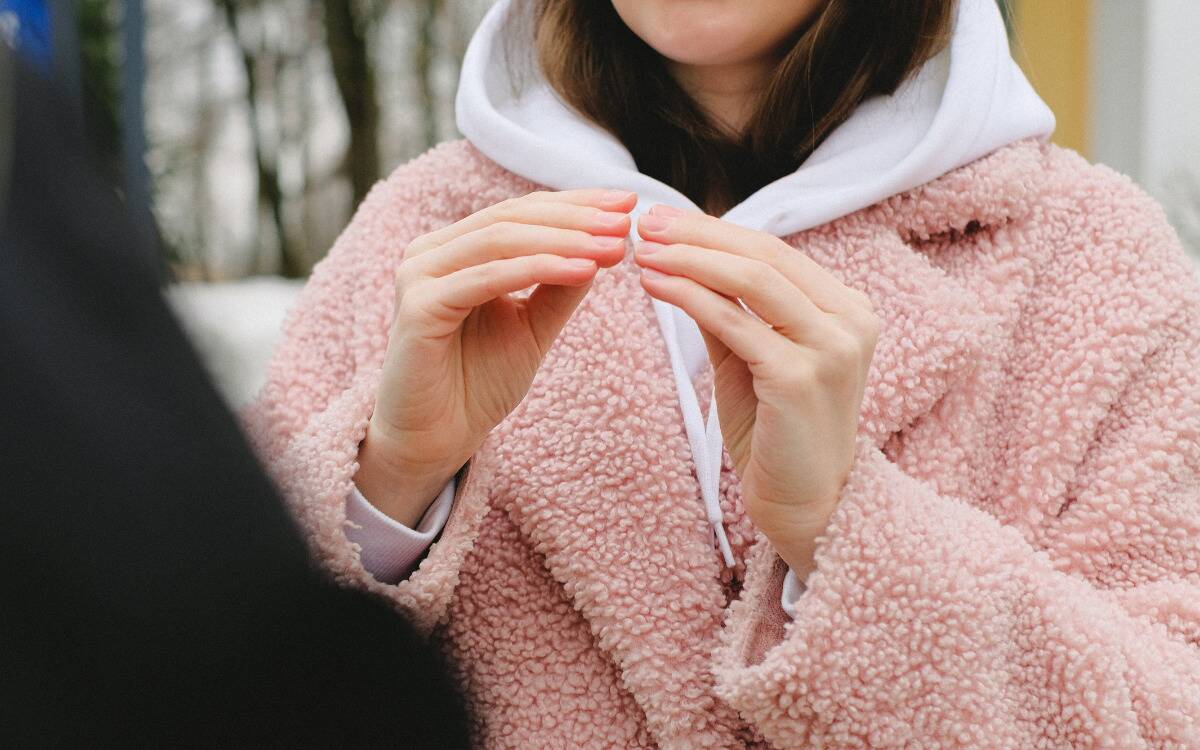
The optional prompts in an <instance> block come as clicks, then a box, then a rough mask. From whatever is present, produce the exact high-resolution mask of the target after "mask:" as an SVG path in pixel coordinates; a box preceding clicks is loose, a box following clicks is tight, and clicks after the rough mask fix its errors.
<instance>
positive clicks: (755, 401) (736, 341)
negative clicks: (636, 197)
mask: <svg viewBox="0 0 1200 750" xmlns="http://www.w3.org/2000/svg"><path fill="white" fill-rule="evenodd" d="M638 234H639V235H641V237H643V238H644V239H645V240H649V241H642V242H639V243H638V244H637V248H636V254H635V258H636V260H637V262H638V263H639V264H640V265H641V266H642V268H643V272H642V285H643V287H644V288H645V289H646V291H647V292H649V293H650V294H651V295H652V296H654V297H657V298H658V299H661V300H663V301H665V302H669V303H671V304H673V305H676V306H677V307H680V308H682V309H683V310H684V311H685V312H687V313H688V315H690V316H691V317H692V318H693V319H695V320H696V322H697V323H698V324H699V326H700V329H701V332H702V333H703V335H704V341H705V344H706V346H707V348H708V354H709V358H710V359H711V360H712V363H713V367H714V370H715V373H714V387H715V388H716V397H717V405H718V409H717V412H718V416H719V417H720V422H721V432H722V433H723V435H724V438H725V444H726V448H727V449H728V451H729V455H730V457H731V458H732V459H733V462H734V466H735V467H736V469H737V472H738V476H739V477H740V478H741V486H742V499H743V501H744V503H745V507H746V512H747V513H748V514H749V515H750V518H751V520H753V521H754V523H755V525H756V526H758V528H759V529H760V530H762V532H763V533H764V534H766V536H767V538H768V539H770V540H771V543H772V545H773V546H774V547H775V549H776V551H777V552H778V553H779V555H780V557H782V558H783V559H784V560H785V561H786V562H787V563H788V565H789V566H791V568H792V570H793V571H794V572H795V573H796V575H798V576H800V578H801V580H803V579H804V577H806V576H807V575H808V573H809V572H810V571H811V569H812V566H813V548H814V543H815V540H816V538H817V537H818V536H819V535H820V534H821V533H822V532H823V531H824V530H825V528H826V526H827V525H828V522H829V517H830V516H831V515H832V513H833V510H834V507H835V504H836V502H837V498H838V496H839V495H840V493H841V489H842V486H843V485H844V483H845V481H846V477H847V475H848V474H849V472H850V467H851V463H852V462H853V459H854V442H855V435H856V432H857V430H858V413H859V407H860V405H861V403H862V397H863V391H864V389H865V386H866V377H867V370H868V368H869V366H870V363H871V357H872V355H873V353H874V350H875V342H876V340H877V338H878V336H879V321H878V319H877V318H876V317H875V315H874V314H873V313H872V311H871V302H870V299H869V298H868V297H867V295H865V294H864V293H862V292H860V291H858V290H855V289H852V288H850V287H847V286H845V285H844V284H842V283H841V282H840V281H838V280H837V279H836V278H835V277H834V276H833V275H832V274H830V273H829V272H827V271H825V270H824V269H823V268H821V267H820V266H819V265H818V264H816V263H815V262H813V261H812V260H811V259H810V258H808V257H806V256H805V255H804V254H803V253H800V252H798V251H797V250H796V249H794V248H792V247H790V246H789V245H788V244H787V243H785V242H784V241H783V240H781V239H779V238H777V237H774V236H772V235H770V234H766V233H763V232H755V231H751V230H748V229H744V228H742V227H738V226H736V225H734V224H730V223H728V222H724V221H721V220H720V219H717V218H715V217H712V216H708V215H706V214H703V213H700V212H696V211H687V212H685V211H680V210H679V209H675V208H670V207H667V206H655V207H654V208H652V209H651V210H650V213H649V214H646V215H644V216H642V217H641V218H640V219H639V221H638ZM739 298H740V299H741V300H742V302H744V303H745V304H746V306H747V307H749V308H750V310H752V311H753V312H754V315H751V314H749V313H747V312H746V311H745V310H744V309H743V308H742V307H741V306H740V305H739V304H738V303H737V301H736V300H737V299H739ZM755 316H757V317H758V319H756V318H755Z"/></svg>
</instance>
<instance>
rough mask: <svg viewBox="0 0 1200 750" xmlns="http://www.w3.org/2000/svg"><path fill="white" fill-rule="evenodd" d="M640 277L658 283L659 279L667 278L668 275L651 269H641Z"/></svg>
mask: <svg viewBox="0 0 1200 750" xmlns="http://www.w3.org/2000/svg"><path fill="white" fill-rule="evenodd" d="M642 276H643V277H644V278H647V279H650V280H652V281H658V280H659V279H665V278H667V276H668V274H665V273H663V272H662V271H656V270H654V269H653V268H643V269H642Z"/></svg>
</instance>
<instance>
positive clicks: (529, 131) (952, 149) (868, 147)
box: [442, 0, 1054, 586]
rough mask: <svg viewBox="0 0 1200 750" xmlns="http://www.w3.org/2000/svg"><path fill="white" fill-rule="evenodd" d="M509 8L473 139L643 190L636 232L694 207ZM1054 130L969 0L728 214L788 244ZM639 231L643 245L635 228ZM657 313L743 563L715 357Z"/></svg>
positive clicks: (720, 539) (465, 72)
mask: <svg viewBox="0 0 1200 750" xmlns="http://www.w3.org/2000/svg"><path fill="white" fill-rule="evenodd" d="M512 5H513V0H499V1H498V2H497V3H496V4H495V5H494V6H492V8H491V9H490V10H489V11H488V13H487V15H486V16H485V17H484V19H483V21H482V22H481V23H480V25H479V28H478V29H477V30H476V32H475V34H474V36H473V37H472V39H471V43H470V45H469V46H468V48H467V53H466V57H465V58H464V60H463V65H462V73H461V76H460V80H459V89H458V96H457V99H456V102H455V106H456V111H457V123H458V128H459V130H460V131H462V133H463V135H464V136H466V138H467V139H468V140H469V141H470V142H471V143H472V144H473V145H474V146H475V147H476V148H477V149H479V151H481V152H482V153H483V154H484V155H485V156H487V157H488V158H489V159H491V160H492V161H494V162H496V163H497V164H499V165H500V166H502V167H504V168H505V169H508V170H509V171H511V172H514V173H516V174H518V175H520V176H522V177H525V178H527V179H529V180H530V181H532V182H534V183H538V184H540V185H545V186H546V187H548V188H550V189H553V190H566V189H573V188H595V187H605V188H615V189H628V190H634V191H637V193H638V203H637V205H636V206H635V207H634V209H633V212H632V214H633V218H634V219H635V222H634V224H633V226H634V227H636V218H637V217H638V216H639V215H640V214H642V213H644V212H645V211H647V210H649V208H650V206H652V205H653V204H655V203H663V204H666V205H669V206H675V207H679V208H685V209H697V208H698V207H697V206H696V205H695V204H694V203H693V202H692V201H691V200H689V199H688V198H687V197H686V196H685V195H683V194H682V193H680V192H679V191H677V190H675V189H674V188H672V187H670V186H669V185H666V184H665V183H662V182H660V181H659V180H657V179H655V178H653V177H650V176H647V175H644V174H642V173H640V172H638V170H637V166H636V164H635V163H634V160H633V157H632V156H631V155H630V153H629V150H628V149H626V148H625V146H624V145H623V144H621V142H620V141H618V140H617V139H616V138H615V137H614V136H613V135H611V134H610V133H608V132H607V131H606V130H604V129H602V128H600V127H599V126H598V125H596V124H594V123H593V122H591V121H590V120H587V119H586V118H584V117H583V116H582V115H580V114H579V113H578V112H576V111H575V110H573V109H571V108H570V107H569V106H568V105H566V104H565V103H564V102H563V101H562V100H561V99H560V98H559V97H558V95H557V94H556V93H555V92H554V91H553V90H552V89H551V88H550V86H549V85H548V84H547V83H546V82H545V80H544V78H543V77H542V76H541V75H540V73H539V71H538V66H537V64H536V58H535V50H534V48H533V47H532V45H529V44H511V43H509V44H506V43H505V42H506V41H511V40H512V39H513V38H514V36H513V34H514V32H515V29H516V28H517V27H516V26H513V25H511V24H514V23H521V24H528V22H529V21H528V19H517V18H513V17H512V16H513V15H515V14H510V13H509V9H510V7H511V6H512ZM524 28H526V29H527V28H528V27H527V26H525V27H524ZM510 54H511V55H512V56H511V57H510ZM1053 130H1054V116H1053V114H1052V113H1051V112H1050V109H1049V108H1048V107H1047V106H1046V104H1045V103H1044V102H1043V101H1042V100H1041V99H1040V98H1038V96H1037V94H1036V93H1035V92H1034V91H1033V88H1032V87H1031V86H1030V85H1029V82H1028V81H1027V80H1026V78H1025V76H1024V75H1023V74H1022V72H1021V70H1020V68H1019V67H1018V66H1017V64H1016V63H1015V62H1014V61H1013V59H1012V56H1011V55H1010V53H1009V47H1008V37H1007V33H1006V30H1005V28H1004V22H1003V19H1002V18H1001V16H1000V12H999V10H998V8H997V7H996V4H995V2H994V0H959V2H958V5H957V9H956V14H955V19H954V28H953V33H952V36H951V40H950V44H949V45H948V46H947V48H946V49H944V50H942V51H941V52H940V53H939V54H937V55H936V56H934V57H933V58H931V59H930V60H929V61H927V62H926V63H925V64H924V65H923V66H922V67H921V68H920V70H918V71H917V73H916V74H915V75H913V76H910V77H909V79H908V80H906V81H905V82H904V83H903V84H902V85H901V86H900V87H899V88H898V89H897V90H896V92H895V93H893V94H892V95H890V96H875V97H872V98H870V99H868V100H866V101H864V102H863V103H862V104H860V105H859V106H858V108H857V109H856V110H855V111H854V113H853V114H852V115H851V116H850V117H849V118H848V119H847V120H846V122H844V123H842V124H841V125H840V126H839V127H837V128H836V129H835V130H834V131H833V132H831V133H830V134H829V136H828V137H827V138H826V139H825V140H824V141H823V142H822V143H821V145H820V146H819V147H818V148H817V149H816V150H815V151H814V152H813V153H812V155H810V156H809V157H808V159H807V160H805V162H804V163H803V164H802V165H801V166H800V167H799V168H798V169H797V170H796V171H795V172H793V173H791V174H789V175H786V176H784V177H781V178H779V179H777V180H775V181H774V182H771V183H770V184H768V185H765V186H764V187H762V188H760V189H759V190H757V191H756V192H754V193H753V194H752V195H750V196H749V197H747V198H746V199H745V200H743V201H742V202H741V203H739V204H737V205H736V206H734V207H733V208H731V209H730V210H729V211H727V212H726V213H724V214H723V215H722V216H721V217H720V218H721V219H723V220H725V221H729V222H732V223H734V224H737V225H740V226H743V227H746V228H749V229H754V230H759V231H764V232H770V233H772V234H774V235H776V236H780V237H782V236H786V235H790V234H793V233H795V232H799V231H803V230H805V229H810V228H812V227H815V226H819V225H821V224H824V223H826V222H829V221H831V220H833V219H837V218H839V217H841V216H845V215H846V214H849V213H852V212H854V211H857V210H859V209H861V208H865V207H867V206H870V205H872V204H875V203H877V202H879V201H881V200H883V199H885V198H888V197H890V196H892V195H896V194H897V193H901V192H904V191H906V190H910V189H912V188H915V187H918V186H920V185H922V184H924V183H926V182H929V181H931V180H933V179H936V178H937V177H940V176H941V175H943V174H945V173H946V172H949V171H950V170H953V169H955V168H957V167H960V166H962V165H964V164H967V163H968V162H971V161H973V160H975V159H978V158H979V157H981V156H984V155H986V154H988V153H990V152H992V151H994V150H995V149H997V148H999V147H1001V146H1004V145H1007V144H1009V143H1012V142H1014V141H1017V140H1020V139H1022V138H1027V137H1031V136H1036V137H1039V138H1041V139H1043V140H1045V139H1047V138H1049V136H1050V133H1051V132H1052V131H1053ZM630 235H631V239H636V236H635V235H636V228H634V229H631V231H630ZM653 304H654V309H655V312H656V315H657V318H658V322H659V327H660V328H661V330H662V333H663V337H664V339H665V341H666V345H667V350H668V354H669V357H670V360H671V367H672V371H673V373H674V376H675V383H676V387H677V389H678V392H679V400H680V407H681V411H682V414H683V419H684V425H685V427H686V430H687V435H688V439H689V442H690V444H691V448H692V456H693V460H694V461H695V464H696V476H697V479H698V481H699V484H700V489H701V496H702V498H703V499H704V503H705V508H706V512H707V514H708V517H709V520H710V522H711V523H712V525H713V530H714V533H715V535H716V539H717V543H718V545H719V546H720V548H721V552H722V554H723V556H724V557H725V560H726V563H727V564H730V565H732V557H731V555H730V553H729V548H728V543H727V542H726V541H725V534H724V530H723V528H722V525H721V513H720V506H719V504H718V496H717V495H718V482H719V479H720V465H721V451H722V439H721V432H720V425H719V422H718V420H717V405H716V400H715V394H714V398H713V400H712V402H711V403H710V407H709V415H708V416H709V418H708V424H707V425H705V424H704V420H703V419H702V416H701V412H700V408H699V404H698V402H697V398H696V393H695V389H694V388H693V387H692V380H691V378H692V377H693V376H694V375H695V374H696V373H697V372H699V371H700V369H701V368H703V367H704V363H705V360H706V358H707V352H706V350H705V347H704V343H703V339H702V338H701V336H700V331H699V328H698V327H697V326H696V323H695V321H693V320H692V318H691V317H690V316H688V315H687V314H686V313H685V312H683V310H681V309H679V308H677V307H675V306H673V305H670V304H668V303H666V302H662V301H660V300H653ZM445 497H446V493H443V496H442V498H443V499H444V498H445ZM791 585H793V586H794V585H795V584H794V581H792V582H791Z"/></svg>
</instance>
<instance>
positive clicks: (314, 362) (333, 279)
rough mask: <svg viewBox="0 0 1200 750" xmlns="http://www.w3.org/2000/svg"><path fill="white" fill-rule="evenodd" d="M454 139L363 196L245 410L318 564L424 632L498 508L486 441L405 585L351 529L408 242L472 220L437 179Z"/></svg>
mask: <svg viewBox="0 0 1200 750" xmlns="http://www.w3.org/2000/svg"><path fill="white" fill-rule="evenodd" d="M445 148H447V146H446V145H443V146H439V147H436V148H435V149H433V150H432V151H430V152H426V154H425V155H424V156H421V157H418V158H417V159H414V160H413V161H411V162H409V163H407V164H405V165H404V166H402V167H400V168H399V169H398V170H396V171H395V172H394V173H393V174H392V176H391V177H389V178H388V179H387V180H386V181H384V182H381V183H379V184H378V185H376V186H375V188H374V189H373V190H372V191H371V193H370V194H369V195H368V196H367V198H366V199H365V200H364V201H363V203H362V205H361V206H360V208H359V209H358V211H357V212H356V214H355V216H354V218H353V220H352V221H351V222H350V224H349V226H347V228H346V229H345V231H344V232H343V233H342V235H341V236H340V237H339V238H338V240H337V242H335V244H334V246H333V248H332V249H331V250H330V252H329V254H328V256H327V257H326V258H325V259H324V260H322V261H321V262H320V263H319V264H317V266H316V267H315V268H314V269H313V273H312V276H311V278H310V279H309V281H308V283H307V284H306V285H305V287H304V290H303V291H302V292H301V294H300V297H299V299H298V300H297V302H296V305H295V307H294V308H293V309H292V311H291V312H290V313H289V315H288V318H287V320H286V321H285V323H284V332H283V338H282V341H281V343H280V344H279V346H278V347H277V349H276V350H275V352H274V353H273V355H272V359H271V363H270V365H269V366H268V372H267V381H266V384H265V385H264V387H263V389H262V390H261V391H260V393H259V395H258V398H257V399H256V400H255V401H253V402H252V403H251V404H250V405H249V406H248V407H247V408H246V409H245V410H244V411H243V412H242V414H241V415H240V417H241V419H242V422H243V424H244V426H245V428H246V430H247V432H248V434H249V436H250V439H251V442H252V444H253V445H254V447H255V450H256V452H257V453H258V454H259V456H260V458H261V459H262V460H263V462H264V464H265V465H266V467H267V469H268V471H269V473H270V474H271V476H272V477H273V478H274V480H275V482H276V484H277V485H278V486H279V487H280V489H281V491H282V493H283V495H284V497H285V499H286V501H287V503H288V505H289V508H290V510H291V511H292V513H293V515H294V516H295V518H296V519H297V521H298V522H299V524H300V526H301V530H302V532H303V533H304V535H305V536H306V538H307V540H308V542H309V545H310V548H311V549H312V551H313V553H314V555H315V557H316V559H317V562H318V563H319V564H320V565H321V566H322V567H323V568H324V569H325V570H327V571H328V572H329V573H330V574H331V575H332V576H333V577H334V578H335V579H336V580H337V581H338V582H340V583H342V584H344V585H351V586H356V587H359V588H363V589H367V590H369V591H372V592H374V593H376V594H379V595H381V596H383V597H385V598H386V599H388V600H390V601H391V602H392V603H393V605H394V606H396V607H397V608H398V609H400V610H401V611H403V612H405V613H406V614H407V615H408V616H409V618H410V619H411V620H412V622H413V623H414V624H415V625H416V626H417V628H418V629H420V630H422V631H423V632H428V631H429V630H431V629H432V628H433V626H434V625H436V624H437V622H438V621H439V620H440V619H441V618H442V616H443V615H444V613H445V609H446V606H447V604H448V603H449V600H450V596H451V594H452V592H453V590H454V588H455V586H456V585H457V581H458V570H459V566H460V565H461V563H462V560H463V559H464V558H465V556H466V554H467V552H469V550H470V549H471V547H472V545H473V542H474V538H475V535H476V533H477V530H478V527H479V523H480V520H481V519H482V517H483V514H484V513H485V512H486V506H487V498H486V492H487V490H486V488H487V486H488V476H489V474H490V469H489V462H488V460H487V459H486V457H484V456H481V454H482V453H483V452H484V451H483V449H482V448H481V450H480V451H479V452H478V453H477V454H476V457H473V458H472V460H471V461H469V462H468V463H467V464H466V468H465V469H464V471H463V474H462V475H461V476H460V478H459V481H458V483H457V487H456V488H455V493H454V499H453V503H452V509H451V511H450V515H449V518H448V519H447V522H446V526H445V528H444V530H443V531H442V533H441V536H440V538H439V539H438V541H437V542H436V543H434V544H433V545H432V547H430V549H429V552H428V554H427V555H426V556H425V558H424V559H423V560H422V561H421V563H420V565H419V567H418V568H417V569H416V570H415V571H413V573H412V574H411V575H410V576H408V578H406V579H405V580H403V581H400V582H399V583H397V584H394V585H391V584H385V583H382V582H380V581H377V580H376V579H375V578H374V577H373V576H372V575H371V574H370V573H369V572H368V571H366V570H365V569H364V568H363V565H362V560H361V550H360V548H359V545H357V544H354V543H352V542H350V541H349V540H348V539H347V536H346V530H347V526H346V523H347V521H346V499H347V496H348V495H349V493H350V491H351V489H352V488H353V486H354V485H353V476H354V474H355V472H356V471H357V468H358V465H357V462H356V461H357V456H358V444H359V443H360V442H361V441H362V438H363V437H364V435H365V434H366V428H367V422H368V421H369V419H370V416H371V412H372V410H373V409H374V404H375V393H376V389H377V384H378V381H379V377H380V374H381V371H382V364H383V357H384V353H385V351H386V348H387V341H388V328H389V326H390V324H391V319H392V311H393V306H394V299H393V295H394V289H395V286H394V279H395V272H396V268H397V266H398V265H399V263H400V262H401V256H402V254H403V251H404V248H405V247H406V246H407V244H408V243H409V242H411V241H412V240H413V239H414V238H416V237H417V236H420V235H421V234H423V233H425V232H428V231H431V230H432V229H434V228H436V227H439V226H444V225H446V224H448V223H451V222H453V221H455V220H457V219H458V218H461V217H460V216H458V215H456V213H455V211H454V205H453V202H452V201H447V200H446V197H445V191H444V190H437V189H432V188H430V187H429V186H430V185H439V184H442V183H444V182H445V181H446V177H445V175H444V174H442V173H443V172H444V171H445V170H446V164H445V163H442V162H445V161H446V160H445V159H441V158H440V152H441V150H442V149H445ZM485 446H486V442H485Z"/></svg>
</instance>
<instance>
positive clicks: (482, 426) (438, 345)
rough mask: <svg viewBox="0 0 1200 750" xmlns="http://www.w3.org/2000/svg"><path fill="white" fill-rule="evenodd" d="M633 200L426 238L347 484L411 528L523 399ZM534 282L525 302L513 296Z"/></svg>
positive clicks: (577, 196) (624, 229)
mask: <svg viewBox="0 0 1200 750" xmlns="http://www.w3.org/2000/svg"><path fill="white" fill-rule="evenodd" d="M636 198H637V196H636V195H635V194H634V193H631V192H628V191H609V190H570V191H561V192H539V193H531V194H529V195H526V196H524V197H521V198H514V199H512V200H507V201H504V202H502V203H498V204H496V205H493V206H490V207H488V208H485V209H483V210H482V211H479V212H477V213H475V214H472V215H471V216H468V217H467V218H465V219H463V220H461V221H459V222H456V223H454V224H451V225H450V226H447V227H445V228H443V229H439V230H437V231H435V232H430V233H429V234H425V235H422V236H420V237H418V238H417V239H415V240H413V242H412V243H411V244H409V246H408V247H407V248H406V249H405V252H404V260H403V262H402V263H401V264H400V267H399V269H398V271H397V273H396V314H395V318H394V320H393V323H392V326H391V331H390V338H389V341H388V349H387V356H386V358H385V361H384V368H383V378H382V381H381V384H380V388H379V393H378V397H377V401H376V404H375V411H374V414H373V415H372V417H371V421H370V424H369V426H368V429H367V435H366V438H365V439H364V440H363V442H362V444H361V445H360V446H359V455H358V458H359V470H358V473H357V474H356V475H355V483H356V484H357V486H358V488H359V490H360V491H361V492H362V493H363V495H364V496H365V497H366V498H367V499H368V500H370V501H371V503H372V504H374V505H375V506H376V507H377V508H379V509H380V510H381V511H383V512H384V513H386V514H387V515H389V516H391V517H392V518H394V519H396V520H398V521H400V522H401V523H404V524H407V525H409V526H412V525H415V524H416V522H417V520H419V519H420V517H421V515H422V514H423V513H424V512H425V510H426V509H427V508H428V506H429V504H430V503H431V502H432V501H433V499H434V498H435V497H436V496H437V494H438V491H439V490H440V489H441V487H442V486H444V485H445V483H446V482H447V481H449V479H450V477H452V476H453V475H454V473H455V472H456V471H457V470H458V469H459V467H461V466H462V465H463V464H464V463H466V461H467V460H468V459H469V458H470V457H471V455H472V454H473V453H474V452H475V450H476V448H477V447H478V446H479V444H480V443H482V442H483V440H484V438H485V437H487V435H488V433H489V432H490V431H491V430H492V428H493V427H495V426H496V425H497V424H499V423H500V422H501V421H502V420H503V419H504V418H505V417H506V416H508V414H509V412H511V411H512V410H513V409H515V408H516V406H517V404H519V403H520V402H521V399H522V398H524V396H525V393H526V391H528V390H529V386H530V384H531V383H532V382H533V377H534V374H535V373H536V372H537V369H538V367H539V366H540V365H541V362H542V359H543V357H544V356H545V354H546V352H547V350H549V348H550V345H551V344H552V343H553V341H554V339H555V338H556V337H557V336H558V334H559V332H560V331H561V330H562V327H563V326H564V325H565V324H566V322H567V320H568V319H569V318H570V317H571V314H572V313H573V312H574V311H575V308H576V306H577V305H578V304H579V302H580V301H581V300H582V299H583V297H584V295H585V294H586V293H587V290H588V288H589V287H590V285H591V281H592V279H593V278H594V277H595V275H596V272H597V270H598V269H599V268H600V267H609V266H613V265H616V264H617V263H619V262H620V261H621V259H622V258H624V256H625V235H626V234H628V232H629V222H630V219H629V211H630V210H631V209H632V208H633V205H634V203H635V202H636ZM535 284H536V285H538V286H537V288H536V289H535V290H534V291H533V293H532V294H530V295H529V297H528V298H525V299H514V298H512V297H510V296H509V295H510V294H511V293H514V292H518V291H521V290H523V289H527V288H529V287H531V286H534V285H535Z"/></svg>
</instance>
